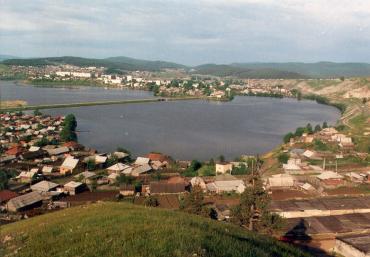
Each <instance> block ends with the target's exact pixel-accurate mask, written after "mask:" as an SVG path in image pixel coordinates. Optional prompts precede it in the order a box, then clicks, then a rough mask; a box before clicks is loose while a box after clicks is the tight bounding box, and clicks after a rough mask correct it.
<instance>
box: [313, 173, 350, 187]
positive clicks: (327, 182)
mask: <svg viewBox="0 0 370 257" xmlns="http://www.w3.org/2000/svg"><path fill="white" fill-rule="evenodd" d="M316 177H317V179H318V180H319V181H320V182H321V184H322V185H323V186H324V187H327V188H334V187H337V186H340V185H342V184H343V183H344V181H343V176H342V175H340V174H338V173H336V172H334V171H324V172H322V173H321V174H320V175H317V176H316Z"/></svg>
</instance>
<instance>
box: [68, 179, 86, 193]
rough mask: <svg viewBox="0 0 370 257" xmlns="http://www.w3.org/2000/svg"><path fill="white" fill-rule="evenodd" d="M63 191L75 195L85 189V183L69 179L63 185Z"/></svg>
mask: <svg viewBox="0 0 370 257" xmlns="http://www.w3.org/2000/svg"><path fill="white" fill-rule="evenodd" d="M63 188H64V192H66V193H68V194H69V195H76V194H78V193H81V192H83V191H85V190H86V185H85V184H83V183H81V182H75V181H70V182H68V183H67V184H65V185H64V187H63Z"/></svg>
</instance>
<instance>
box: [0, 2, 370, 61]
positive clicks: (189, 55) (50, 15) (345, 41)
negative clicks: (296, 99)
mask: <svg viewBox="0 0 370 257" xmlns="http://www.w3.org/2000/svg"><path fill="white" fill-rule="evenodd" d="M0 5H1V8H0V49H1V52H2V54H12V55H21V56H53V55H78V56H90V57H105V56H115V55H127V56H133V57H138V58H149V59H165V60H170V61H176V62H182V63H186V64H199V63H202V62H218V63H228V62H234V61H320V60H330V61H369V59H370V29H369V25H370V2H369V1H363V0H352V1H348V0H336V1H334V0H325V1H323V0H311V1H304V0H280V1H275V0H198V1H196V0H189V1H182V0H173V1H170V0H167V1H166V0H136V1H129V0H125V1H118V0H109V1H103V0H101V1H100V0H99V1H98V0H94V1H87V0H76V1H72V0H70V1H57V0H35V1H27V0H0Z"/></svg>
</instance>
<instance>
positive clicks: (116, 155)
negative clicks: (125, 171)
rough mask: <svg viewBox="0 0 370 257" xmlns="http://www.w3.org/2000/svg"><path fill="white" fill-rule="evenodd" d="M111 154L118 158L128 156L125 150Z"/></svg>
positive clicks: (122, 158) (121, 158)
mask: <svg viewBox="0 0 370 257" xmlns="http://www.w3.org/2000/svg"><path fill="white" fill-rule="evenodd" d="M112 155H113V156H114V157H116V158H117V159H118V160H124V159H125V158H127V157H129V156H130V154H128V153H125V152H114V153H113V154H112Z"/></svg>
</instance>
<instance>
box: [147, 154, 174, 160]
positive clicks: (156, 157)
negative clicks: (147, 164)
mask: <svg viewBox="0 0 370 257" xmlns="http://www.w3.org/2000/svg"><path fill="white" fill-rule="evenodd" d="M147 157H148V158H149V159H150V160H151V161H160V162H164V161H168V159H169V158H168V157H167V156H166V155H163V154H160V153H150V154H148V155H147Z"/></svg>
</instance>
